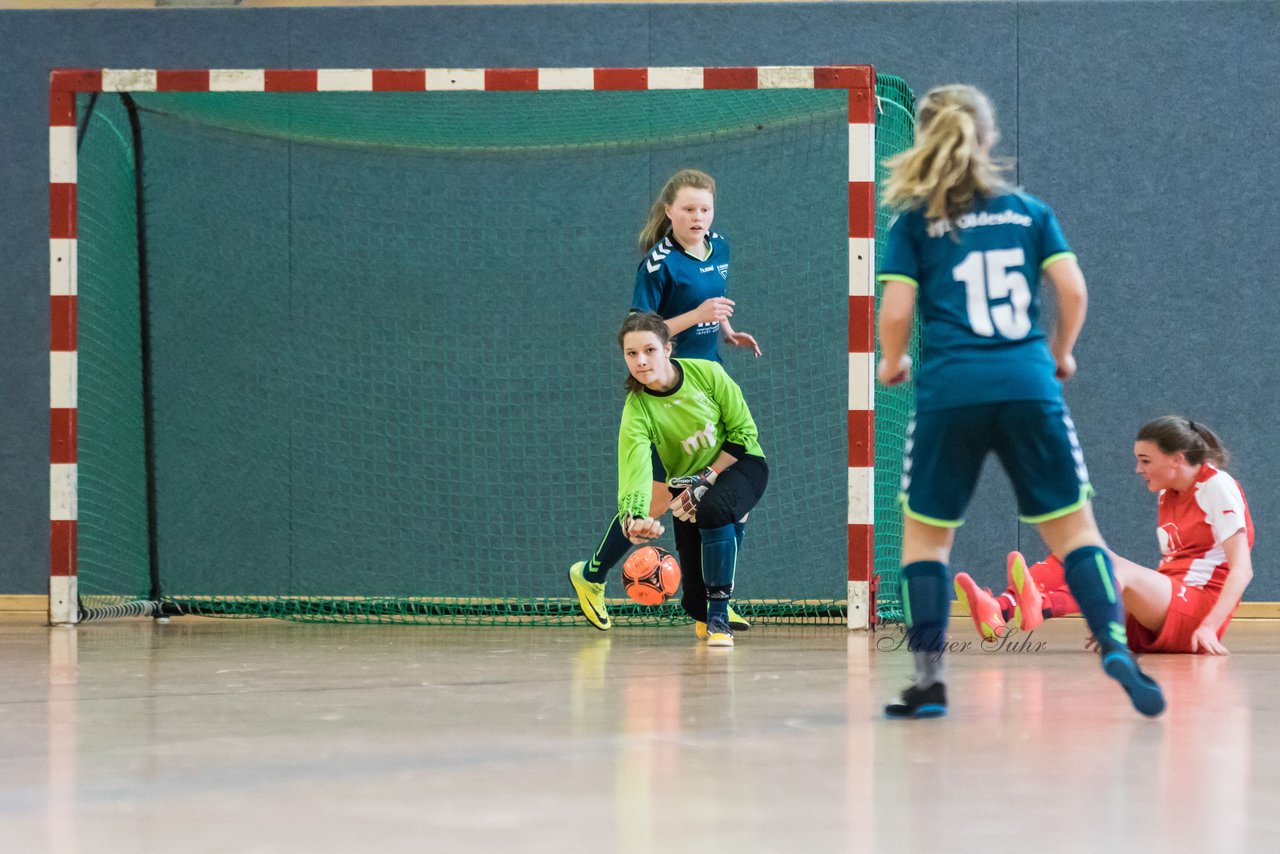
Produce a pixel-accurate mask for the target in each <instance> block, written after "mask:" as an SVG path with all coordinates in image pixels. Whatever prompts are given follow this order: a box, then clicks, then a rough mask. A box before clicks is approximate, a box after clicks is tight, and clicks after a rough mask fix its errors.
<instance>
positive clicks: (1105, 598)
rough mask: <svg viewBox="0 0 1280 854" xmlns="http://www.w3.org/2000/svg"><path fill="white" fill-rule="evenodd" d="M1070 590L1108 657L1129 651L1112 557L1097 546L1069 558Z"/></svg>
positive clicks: (1066, 564) (1083, 548)
mask: <svg viewBox="0 0 1280 854" xmlns="http://www.w3.org/2000/svg"><path fill="white" fill-rule="evenodd" d="M1062 563H1063V565H1064V566H1065V567H1066V573H1065V575H1066V579H1067V587H1068V588H1070V590H1071V595H1072V596H1074V597H1075V600H1076V603H1077V604H1078V605H1079V606H1080V612H1081V613H1082V614H1084V619H1085V622H1086V623H1088V624H1089V631H1091V632H1092V633H1093V637H1094V639H1095V640H1097V641H1098V647H1099V649H1100V650H1101V651H1102V652H1103V654H1106V653H1108V652H1111V651H1113V650H1118V649H1123V650H1127V649H1128V640H1127V638H1126V637H1125V632H1124V609H1123V608H1122V607H1121V605H1120V588H1119V587H1118V586H1117V585H1116V576H1115V572H1114V571H1113V570H1112V568H1111V557H1110V556H1109V555H1108V554H1107V552H1106V550H1105V549H1103V548H1100V547H1098V546H1082V547H1081V548H1078V549H1076V550H1075V551H1073V552H1072V553H1071V554H1069V555H1067V557H1066V560H1064V561H1063V562H1062Z"/></svg>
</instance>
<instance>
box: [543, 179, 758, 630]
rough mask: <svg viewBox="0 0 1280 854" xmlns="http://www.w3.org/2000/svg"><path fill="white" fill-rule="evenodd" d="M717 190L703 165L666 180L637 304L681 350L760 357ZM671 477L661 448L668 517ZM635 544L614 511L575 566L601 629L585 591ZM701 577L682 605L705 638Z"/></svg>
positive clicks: (658, 505) (659, 476) (605, 624)
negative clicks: (729, 350)
mask: <svg viewBox="0 0 1280 854" xmlns="http://www.w3.org/2000/svg"><path fill="white" fill-rule="evenodd" d="M715 191H716V182H715V179H714V178H712V177H711V176H710V175H708V174H706V173H705V172H699V171H698V170H696V169H682V170H680V171H679V172H677V173H676V174H674V175H672V176H671V178H669V179H668V180H667V182H666V184H664V185H663V187H662V191H661V192H660V193H659V194H658V197H657V198H656V199H655V200H654V202H653V205H652V207H651V208H650V211H649V218H648V220H647V221H646V222H645V225H644V228H643V229H641V231H640V248H641V250H642V251H643V252H644V253H645V256H644V258H643V259H641V261H640V265H639V267H638V268H637V270H636V283H635V292H634V294H633V295H632V298H631V310H632V311H634V312H654V313H656V314H658V315H660V316H661V317H662V318H664V319H665V321H666V324H667V328H668V330H669V332H670V335H671V339H672V347H673V352H674V353H675V355H677V356H680V357H681V358H687V359H707V360H709V361H715V362H719V361H720V352H719V344H720V342H721V341H723V342H724V343H725V344H728V345H730V346H734V347H744V348H748V349H750V350H752V352H754V353H755V355H756V356H759V355H760V346H759V345H758V344H757V343H756V339H755V338H754V337H752V336H751V335H750V334H748V333H746V332H738V331H736V330H734V328H733V326H732V325H731V324H730V322H729V317H730V316H731V315H732V314H733V307H734V303H733V301H732V300H730V299H728V298H727V297H726V296H725V282H726V280H727V278H728V275H729V243H728V241H727V240H725V238H724V237H723V236H722V235H720V234H717V233H715V232H713V231H712V230H711V223H712V221H713V220H714V219H715ZM665 481H666V472H665V470H664V468H663V466H662V463H661V460H660V459H659V458H658V455H657V453H656V451H655V452H654V454H653V494H652V505H651V507H652V510H653V512H652V513H651V514H650V515H652V516H661V515H662V511H663V510H664V509H665V508H666V507H667V505H668V503H669V502H671V500H672V497H671V493H670V492H669V491H668V489H667V484H666V482H665ZM739 541H741V534H740V535H739ZM630 548H631V543H630V542H629V541H628V540H627V537H626V536H625V535H624V534H623V532H622V525H621V520H620V519H619V517H617V516H614V518H613V519H612V520H611V521H610V523H609V527H608V530H606V532H605V535H604V536H603V537H602V538H601V540H600V544H599V545H598V546H597V547H596V550H595V553H594V554H593V555H592V556H591V559H590V560H588V561H579V562H577V563H575V564H573V565H572V566H571V567H570V569H569V577H570V580H571V581H572V582H573V586H574V589H575V591H576V592H577V594H578V600H579V604H580V605H581V607H582V611H583V614H584V615H585V616H586V617H587V619H588V620H589V621H590V622H591V624H592V625H593V626H595V627H596V628H598V629H600V630H601V631H607V630H608V629H609V628H610V627H611V625H612V623H611V622H610V620H609V616H608V614H607V612H605V611H603V610H602V609H597V608H595V607H589V606H588V604H587V603H586V601H585V598H584V597H586V598H590V599H593V600H594V599H599V600H600V601H601V602H603V591H604V583H605V579H606V577H607V576H608V573H609V570H610V569H612V568H613V566H614V565H615V564H617V562H618V561H619V560H621V559H622V557H623V555H625V554H626V553H627V551H628V550H629V549H630ZM697 575H698V574H697V573H686V575H685V585H684V592H685V596H684V598H683V599H682V604H683V605H684V608H685V611H686V612H687V613H688V614H689V616H690V617H692V618H693V619H694V621H695V622H696V623H697V634H698V636H699V637H704V636H705V634H706V604H705V599H706V597H705V595H704V593H705V591H703V590H702V589H701V580H700V578H698V577H696V576H697ZM588 585H589V586H588ZM584 591H585V592H584ZM730 619H731V623H732V625H733V627H734V628H735V629H738V630H739V631H745V630H747V629H749V628H750V624H749V623H747V621H746V620H744V619H742V618H741V617H740V616H739V615H738V614H737V612H733V611H731V612H730Z"/></svg>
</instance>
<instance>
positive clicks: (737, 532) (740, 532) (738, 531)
mask: <svg viewBox="0 0 1280 854" xmlns="http://www.w3.org/2000/svg"><path fill="white" fill-rule="evenodd" d="M746 536H747V523H746V522H734V523H733V539H734V542H736V543H737V544H738V551H742V541H743V539H744V538H745V537H746Z"/></svg>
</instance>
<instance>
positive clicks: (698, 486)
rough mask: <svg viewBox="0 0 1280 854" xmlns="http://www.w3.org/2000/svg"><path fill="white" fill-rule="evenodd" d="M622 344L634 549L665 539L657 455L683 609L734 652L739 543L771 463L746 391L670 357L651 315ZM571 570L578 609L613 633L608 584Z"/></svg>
mask: <svg viewBox="0 0 1280 854" xmlns="http://www.w3.org/2000/svg"><path fill="white" fill-rule="evenodd" d="M618 343H619V344H620V345H621V347H622V355H623V357H624V358H625V359H626V362H627V370H628V372H629V374H630V375H629V376H628V377H627V389H628V393H627V399H626V402H625V403H624V404H623V407H622V424H621V426H620V427H619V429H618V516H619V518H621V519H623V520H624V523H623V532H624V533H625V534H626V536H627V539H629V540H630V541H631V542H633V543H637V544H638V543H644V542H647V541H649V540H652V539H655V538H656V537H660V536H662V534H663V530H664V529H663V527H662V523H661V522H660V521H658V519H656V518H654V517H652V516H650V515H649V504H650V499H651V497H652V489H651V484H650V482H651V479H652V476H653V463H652V460H651V454H652V452H653V450H656V451H657V454H658V456H659V457H660V458H661V460H662V465H663V467H664V468H665V469H666V471H667V475H668V477H669V478H670V483H671V486H672V488H673V489H675V490H678V491H677V492H676V494H675V497H674V498H673V499H672V501H671V512H672V516H674V525H675V539H676V551H678V552H679V554H680V564H681V569H682V575H683V588H684V592H683V595H682V597H681V603H680V604H681V606H682V607H683V608H684V610H685V612H686V613H688V614H689V615H690V616H691V617H693V618H694V619H695V620H697V619H699V617H701V616H703V615H704V614H705V618H706V626H707V645H708V646H733V632H732V631H731V630H730V628H729V597H730V596H731V595H732V593H733V575H734V570H735V568H736V567H737V563H738V544H739V542H740V539H741V534H742V530H743V526H744V525H745V522H746V517H747V514H748V513H749V512H751V508H752V507H754V506H755V505H756V503H757V502H758V501H759V500H760V496H761V495H763V494H764V490H765V485H766V484H767V483H768V480H769V467H768V465H767V464H766V463H765V459H764V452H763V451H762V450H761V449H760V442H759V440H758V438H757V435H758V431H757V430H756V424H755V421H753V420H752V418H751V411H750V410H749V409H748V408H747V402H746V401H745V400H743V397H742V391H741V390H740V389H739V388H738V386H737V384H736V383H734V381H733V380H732V379H730V378H729V375H728V374H727V373H725V370H724V368H722V367H721V366H720V365H719V364H718V363H716V362H709V361H705V360H702V359H673V358H671V333H670V330H669V328H668V327H667V324H666V323H665V322H664V321H663V319H662V318H661V317H660V316H659V315H657V314H652V313H640V312H637V313H633V314H631V315H629V316H628V317H627V319H626V320H625V321H624V322H623V324H622V331H621V332H619V333H618ZM582 566H583V564H581V563H576V564H574V565H573V567H572V568H571V569H570V570H569V579H570V581H571V582H572V583H573V587H574V591H575V592H576V594H577V597H578V603H579V605H580V606H581V607H582V611H583V613H584V614H585V615H586V617H587V619H588V620H590V621H591V623H592V625H594V626H596V628H599V629H608V628H609V627H610V623H609V615H608V611H607V610H606V608H605V604H604V584H603V583H598V584H593V583H592V582H590V581H587V580H586V579H584V578H583V577H582Z"/></svg>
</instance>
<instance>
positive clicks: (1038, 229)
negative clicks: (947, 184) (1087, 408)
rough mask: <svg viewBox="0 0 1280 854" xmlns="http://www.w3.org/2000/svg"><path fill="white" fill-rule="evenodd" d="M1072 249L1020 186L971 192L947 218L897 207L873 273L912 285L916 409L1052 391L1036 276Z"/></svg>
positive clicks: (1055, 387) (1051, 396)
mask: <svg viewBox="0 0 1280 854" xmlns="http://www.w3.org/2000/svg"><path fill="white" fill-rule="evenodd" d="M1064 257H1075V256H1074V254H1073V253H1072V252H1071V248H1070V247H1069V246H1068V245H1067V239H1066V237H1064V236H1063V234H1062V227H1061V226H1060V225H1058V219H1057V217H1055V216H1054V215H1053V211H1052V210H1051V209H1050V208H1049V206H1048V205H1046V204H1045V203H1044V202H1042V201H1040V200H1039V199H1037V198H1035V197H1033V196H1029V195H1027V194H1025V193H1015V192H1009V193H1004V194H1002V195H997V196H991V197H986V196H982V195H978V196H976V197H975V198H974V205H973V208H972V209H971V210H969V211H968V212H967V213H965V214H963V215H962V216H960V217H959V218H957V219H956V220H955V221H954V222H953V221H948V220H936V221H930V220H926V219H925V217H924V212H923V210H921V209H919V208H916V209H913V210H908V211H904V212H903V213H902V214H900V215H899V216H898V218H897V219H895V220H894V222H893V225H891V226H890V228H889V237H888V241H887V245H886V247H885V255H884V263H883V264H881V267H880V272H879V275H878V276H877V277H876V278H877V280H878V281H881V282H887V281H900V282H907V283H908V284H911V285H913V286H914V287H915V288H916V289H917V305H918V306H919V310H920V319H921V361H920V364H919V365H918V366H916V370H915V381H916V409H917V410H918V411H922V412H923V411H930V410H939V409H952V408H955V407H959V406H972V405H976V404H982V403H998V402H1001V401H1008V400H1050V401H1052V400H1060V399H1061V398H1062V384H1061V383H1060V382H1058V380H1057V379H1056V378H1055V377H1054V371H1055V364H1054V361H1053V356H1052V354H1051V353H1050V352H1049V344H1048V340H1047V339H1046V337H1045V333H1044V331H1043V330H1042V329H1041V328H1040V325H1039V322H1038V321H1039V318H1040V276H1041V271H1043V269H1044V268H1045V267H1047V266H1048V265H1049V264H1052V263H1053V262H1054V261H1057V260H1059V259H1061V258H1064Z"/></svg>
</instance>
